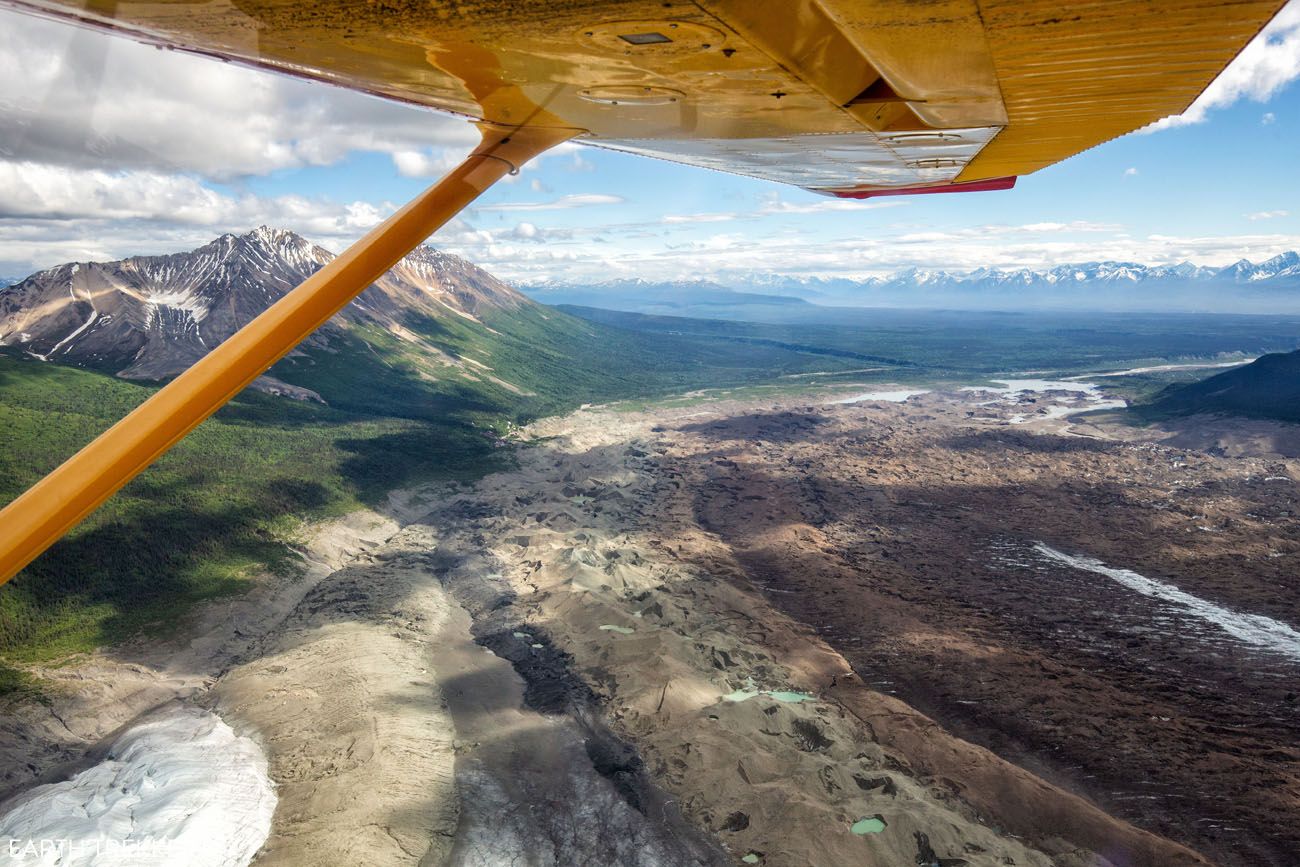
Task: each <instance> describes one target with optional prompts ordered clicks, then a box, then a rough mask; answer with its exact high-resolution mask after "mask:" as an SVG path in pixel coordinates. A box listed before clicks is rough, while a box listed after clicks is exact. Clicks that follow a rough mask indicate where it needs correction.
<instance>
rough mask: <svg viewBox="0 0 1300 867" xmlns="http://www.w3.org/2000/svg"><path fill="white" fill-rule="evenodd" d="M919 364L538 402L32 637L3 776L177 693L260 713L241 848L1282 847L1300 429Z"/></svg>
mask: <svg viewBox="0 0 1300 867" xmlns="http://www.w3.org/2000/svg"><path fill="white" fill-rule="evenodd" d="M912 391H913V392H915V391H916V390H912ZM904 397H905V396H904V394H903V393H902V391H890V390H882V391H879V392H869V393H868V396H867V397H863V396H862V395H861V394H853V395H847V394H845V395H832V396H825V395H822V396H819V397H817V398H816V399H811V398H807V397H804V398H793V399H792V398H787V399H780V400H772V399H769V400H765V401H759V402H747V403H742V402H736V401H730V402H725V401H724V402H711V403H702V404H698V405H696V406H692V407H688V408H680V409H654V410H650V411H644V412H635V413H633V412H614V411H612V410H608V409H601V408H593V409H587V410H584V411H582V412H579V413H576V414H574V415H571V416H568V417H564V418H557V419H551V420H547V421H543V422H539V423H536V424H534V425H533V426H531V427H529V428H528V429H526V430H524V431H523V432H522V434H521V441H520V445H519V449H518V455H517V457H518V465H517V467H516V468H514V469H512V470H510V471H507V472H501V473H497V474H495V475H492V476H488V477H487V478H485V479H483V480H482V481H480V482H477V483H474V484H469V483H466V484H455V483H453V484H450V485H438V486H431V487H427V488H423V489H419V490H415V491H410V492H405V493H400V494H395V495H394V496H393V497H392V498H391V499H390V502H389V504H388V507H387V508H386V509H385V510H384V514H374V513H371V514H358V515H354V516H352V517H351V518H349V519H348V520H346V521H342V522H336V523H334V524H331V525H327V526H324V527H322V528H321V529H320V530H318V531H317V533H316V535H315V536H314V537H313V538H311V539H307V540H304V546H303V553H304V557H305V560H304V563H305V565H304V569H303V570H302V572H301V574H298V575H296V576H279V577H275V578H271V577H268V579H267V580H266V581H265V582H264V584H263V585H262V586H260V587H259V588H258V589H257V590H255V591H253V593H252V594H250V595H249V596H246V597H243V598H240V599H237V600H232V601H227V602H223V603H220V604H214V605H211V606H210V607H208V608H206V609H205V611H204V614H203V616H202V617H201V618H200V619H199V621H198V622H197V623H196V624H195V626H194V627H193V629H192V630H191V631H190V632H189V633H188V634H187V635H186V636H184V637H183V638H182V639H180V640H178V641H176V642H172V643H170V644H167V645H158V644H149V643H141V644H137V645H134V646H129V647H124V648H119V649H117V650H114V651H111V652H103V653H101V654H97V655H95V656H94V657H93V658H90V659H84V660H82V661H79V662H76V663H74V664H72V665H66V666H62V667H59V668H57V669H51V670H50V671H49V672H46V673H45V674H46V677H47V678H48V681H49V682H50V683H51V684H53V687H54V688H53V690H52V692H51V697H50V699H49V700H48V701H47V702H46V703H44V704H39V703H32V704H29V705H26V706H24V707H22V708H20V709H18V710H17V711H15V712H13V713H10V714H8V715H7V716H6V717H5V720H4V722H3V725H0V750H3V752H0V756H3V759H2V760H0V764H2V765H3V769H4V777H3V782H4V790H5V792H8V793H14V792H19V791H21V790H23V789H24V788H26V787H28V786H30V785H31V784H32V783H33V782H39V781H49V780H53V779H58V778H61V777H62V776H66V774H67V773H68V772H69V771H70V770H73V769H76V768H79V767H84V765H85V763H86V761H87V760H89V761H93V760H94V759H93V757H94V755H96V753H95V747H96V745H97V744H99V743H101V742H103V741H104V740H105V739H107V738H109V737H110V735H113V734H114V733H115V732H118V731H121V730H127V729H129V727H130V726H131V725H132V724H133V722H134V721H136V720H140V719H144V718H148V715H149V713H151V712H152V711H153V710H154V709H155V708H157V707H159V706H160V705H161V706H165V705H169V704H172V703H175V702H182V703H189V704H197V705H199V706H202V707H204V708H206V709H208V710H213V711H215V712H217V713H218V714H220V716H221V717H222V719H224V720H225V721H226V722H228V723H229V724H230V725H232V726H233V727H234V729H235V731H236V732H238V733H239V734H240V735H241V736H250V737H252V738H254V739H255V740H256V741H257V742H258V743H260V744H261V745H262V747H263V749H264V750H265V753H266V761H267V768H268V771H269V774H270V776H271V778H272V779H273V780H274V781H275V783H276V786H277V795H278V803H277V807H276V811H275V816H274V820H273V822H272V827H271V829H270V832H269V836H268V837H267V838H266V840H265V843H264V845H263V847H262V851H261V853H260V855H259V856H258V859H257V860H256V863H284V864H402V863H407V864H450V865H457V867H469V865H505V864H530V865H558V864H565V865H569V864H593V865H595V864H601V865H603V864H637V865H689V864H707V865H713V864H728V863H745V864H767V865H789V867H804V865H810V864H811V865H818V867H835V865H855V867H858V865H879V867H886V865H887V867H897V865H911V864H916V865H942V867H960V865H972V867H985V865H988V867H993V865H999V867H1004V865H1041V867H1048V865H1059V867H1121V865H1122V867H1131V865H1132V867H1136V865H1150V867H1157V865H1159V867H1165V865H1204V864H1210V863H1219V864H1224V865H1246V864H1252V865H1257V864H1265V865H1274V864H1277V865H1280V864H1289V863H1291V861H1292V860H1293V859H1292V858H1291V857H1290V856H1291V855H1293V854H1294V853H1295V852H1296V851H1297V838H1296V836H1295V830H1294V828H1295V819H1296V817H1297V814H1298V813H1300V809H1298V786H1297V779H1298V777H1300V775H1298V773H1297V770H1298V768H1300V755H1297V751H1296V749H1295V746H1294V745H1295V743H1296V742H1297V735H1298V734H1300V731H1297V729H1298V728H1300V724H1298V722H1297V705H1296V695H1295V692H1294V691H1293V690H1294V689H1295V687H1294V684H1295V682H1296V674H1297V667H1300V656H1296V655H1292V651H1293V647H1294V652H1295V653H1296V654H1300V635H1295V633H1294V631H1293V628H1292V627H1289V626H1287V624H1288V623H1294V611H1295V602H1296V599H1295V594H1296V591H1297V588H1296V586H1295V583H1294V578H1293V575H1294V572H1295V570H1294V558H1295V556H1296V553H1297V551H1298V550H1300V547H1298V546H1300V539H1297V538H1296V530H1295V527H1294V522H1293V521H1292V520H1291V514H1292V512H1293V511H1294V509H1295V508H1296V507H1295V497H1296V490H1295V481H1294V479H1295V478H1296V471H1297V470H1298V469H1300V467H1297V466H1296V464H1295V461H1294V459H1292V458H1290V457H1287V456H1286V453H1285V450H1282V451H1271V452H1269V451H1267V449H1265V448H1264V446H1265V445H1266V444H1267V443H1268V442H1270V440H1268V438H1267V436H1265V434H1266V433H1267V432H1266V431H1264V429H1263V428H1257V429H1256V430H1255V434H1256V435H1257V436H1256V437H1255V438H1253V439H1250V440H1248V441H1247V440H1242V439H1240V438H1239V439H1237V440H1234V441H1233V442H1232V443H1226V444H1224V445H1222V446H1212V445H1209V444H1208V443H1203V444H1201V445H1200V446H1198V447H1197V448H1190V447H1185V446H1182V445H1178V444H1176V443H1177V442H1178V438H1179V437H1182V438H1186V437H1188V436H1190V435H1191V434H1190V432H1189V430H1187V429H1183V430H1181V431H1175V430H1171V429H1157V428H1152V429H1142V430H1134V429H1130V428H1123V427H1119V426H1117V425H1115V424H1112V423H1108V422H1106V421H1105V419H1104V417H1102V416H1096V415H1094V416H1088V417H1084V418H1078V417H1075V418H1066V417H1063V416H1062V412H1061V411H1060V409H1059V408H1060V407H1062V406H1064V405H1070V404H1074V405H1075V407H1076V408H1078V409H1088V408H1093V407H1097V406H1100V405H1102V404H1103V403H1104V400H1103V395H1100V394H1098V393H1093V392H1088V393H1079V392H1074V393H1053V396H1052V397H1051V399H1050V401H1048V400H1044V399H1043V398H1042V396H1034V395H1030V394H1028V393H1024V392H1011V393H1004V394H1001V395H1000V396H996V395H995V396H994V397H993V399H990V394H989V393H988V392H970V391H966V392H962V391H953V392H947V393H933V392H927V393H921V394H915V393H911V394H910V395H907V396H906V397H905V399H904ZM845 399H849V400H854V401H855V402H851V403H844V402H836V401H842V400H845ZM1049 402H1050V403H1051V405H1052V407H1057V408H1058V409H1056V410H1053V409H1052V408H1050V407H1048V406H1046V405H1045V404H1047V403H1049ZM1256 424H1262V423H1256ZM1205 430H1206V431H1208V432H1209V433H1208V434H1203V435H1204V436H1208V437H1209V438H1210V439H1214V436H1215V435H1214V433H1213V427H1212V425H1207V427H1206V429H1205ZM1206 449H1212V450H1213V451H1215V452H1216V454H1211V453H1210V452H1209V451H1207V450H1206ZM1266 452H1267V453H1266ZM1089 558H1092V559H1089ZM1126 570H1130V571H1126ZM1139 573H1140V574H1139ZM1143 576H1146V578H1144V577H1143ZM1148 579H1149V580H1148ZM1143 580H1148V583H1147V584H1143V583H1142V581H1143ZM1174 585H1176V587H1174ZM1171 587H1173V590H1171V589H1170V588H1171ZM1134 588H1140V589H1134ZM1179 593H1181V594H1182V595H1181V596H1180V595H1178V594H1179ZM1188 600H1191V601H1190V602H1189V601H1188ZM1216 618H1217V619H1216ZM1234 618H1235V619H1234ZM1293 635H1295V640H1293V639H1292V636H1293ZM4 809H5V808H4V805H0V816H2V815H3V813H4Z"/></svg>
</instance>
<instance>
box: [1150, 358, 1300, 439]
mask: <svg viewBox="0 0 1300 867" xmlns="http://www.w3.org/2000/svg"><path fill="white" fill-rule="evenodd" d="M1143 410H1144V411H1148V412H1154V413H1164V414H1169V415H1190V414H1192V413H1198V412H1208V413H1225V414H1229V415H1241V416H1249V417H1251V418H1271V419H1278V420H1281V421H1295V422H1300V350H1297V351H1296V352H1285V353H1282V352H1279V353H1273V354H1271V355H1265V356H1262V357H1260V358H1258V359H1256V360H1255V361H1254V362H1252V363H1250V364H1247V365H1245V366H1244V367H1238V368H1234V369H1232V370H1229V371H1226V372H1224V373H1220V374H1217V375H1215V376H1211V377H1210V378H1208V379H1203V380H1201V381H1200V382H1193V383H1190V384H1188V385H1176V386H1170V387H1169V388H1167V389H1165V390H1164V391H1162V392H1160V393H1159V394H1158V395H1156V397H1155V398H1154V399H1153V400H1152V401H1151V403H1149V404H1148V405H1147V406H1146V407H1143Z"/></svg>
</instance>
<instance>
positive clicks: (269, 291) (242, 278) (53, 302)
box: [0, 226, 531, 379]
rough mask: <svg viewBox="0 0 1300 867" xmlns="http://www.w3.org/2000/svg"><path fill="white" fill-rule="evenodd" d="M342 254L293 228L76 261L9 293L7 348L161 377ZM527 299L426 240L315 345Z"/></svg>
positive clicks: (3, 335)
mask: <svg viewBox="0 0 1300 867" xmlns="http://www.w3.org/2000/svg"><path fill="white" fill-rule="evenodd" d="M333 258H334V255H333V254H332V253H330V252H329V251H328V250H326V249H324V248H323V247H319V246H317V245H315V244H313V243H312V242H311V241H309V240H307V239H306V238H304V237H302V236H301V235H298V234H297V233H295V232H292V231H289V230H287V229H276V228H272V227H269V226H258V227H257V228H255V229H253V230H251V231H249V232H245V233H243V234H238V235H237V234H232V233H227V234H224V235H221V236H220V237H218V238H215V239H213V240H212V241H210V242H209V243H207V244H205V245H203V246H201V247H199V248H197V249H195V250H190V251H188V252H183V253H172V254H168V255H162V256H135V257H131V258H128V259H122V260H119V261H116V262H96V263H67V264H64V265H60V266H58V267H55V268H51V269H48V270H45V271H41V272H39V273H37V274H33V275H31V276H30V277H28V278H26V279H25V280H21V281H18V282H17V283H15V284H14V285H13V286H10V287H8V288H6V289H0V346H9V347H14V348H21V349H22V350H23V351H25V352H26V353H27V354H28V355H30V356H32V357H35V358H39V359H41V360H49V361H60V362H67V363H74V364H80V365H87V366H94V367H99V368H107V369H110V370H112V371H113V372H115V373H117V374H118V375H120V376H123V377H128V378H139V379H162V378H166V377H169V376H174V375H175V374H177V373H179V372H180V371H182V370H184V369H185V368H187V367H189V366H190V365H191V364H193V363H194V362H195V361H197V360H198V359H199V358H201V357H202V356H203V355H205V354H206V353H207V352H208V351H209V350H210V349H211V348H212V347H214V346H216V345H218V344H219V343H221V342H222V341H223V340H225V339H226V338H227V337H229V336H230V335H231V334H233V333H234V332H235V331H237V330H238V329H239V328H241V327H243V326H244V325H245V324H247V323H248V322H249V321H251V320H252V319H253V318H255V317H256V316H257V315H258V314H260V313H261V312H262V311H263V310H265V309H266V308H267V307H269V306H270V305H271V304H274V303H275V302H276V301H277V300H279V299H280V298H281V297H283V296H284V295H285V294H286V293H287V292H289V291H290V290H292V289H293V288H294V287H295V286H297V285H298V284H299V283H301V282H302V281H303V280H304V279H306V278H307V277H309V276H310V275H311V274H312V273H314V272H315V271H317V270H319V269H320V268H321V267H323V266H324V265H325V264H327V263H328V262H329V261H330V260H332V259H333ZM529 303H531V302H529V301H528V300H527V299H525V298H524V297H523V296H522V295H520V294H519V293H518V292H516V291H515V290H514V289H512V288H511V287H509V286H507V285H506V284H504V283H502V282H501V281H499V280H497V279H496V278H495V277H493V276H492V275H490V274H488V273H487V272H485V271H483V270H482V269H480V268H477V267H476V266H474V265H472V264H471V263H469V262H467V261H465V260H464V259H461V258H459V257H457V256H452V255H449V254H446V253H443V252H441V251H439V250H436V249H434V248H432V247H428V246H422V247H420V248H418V249H417V250H415V251H414V252H413V253H412V254H411V255H410V256H408V257H407V258H405V259H403V260H401V261H399V262H398V263H397V265H395V266H394V267H393V268H392V269H391V270H390V271H389V272H387V273H386V274H384V275H383V276H382V277H380V278H379V279H378V280H376V281H375V283H374V284H373V285H372V286H371V287H370V288H368V289H367V290H366V291H365V292H364V293H363V294H362V296H361V298H360V299H358V302H354V303H353V304H351V305H349V306H348V307H347V308H345V309H344V310H343V311H342V312H341V313H340V314H339V315H338V316H337V317H335V319H334V320H331V322H330V323H329V324H327V325H326V327H325V328H324V329H322V331H321V332H319V333H318V334H317V335H315V336H314V337H313V338H312V340H313V341H315V342H316V343H317V344H319V343H321V342H328V341H329V339H330V335H331V334H332V333H337V331H338V330H339V329H344V330H346V329H347V328H350V327H351V326H352V325H353V324H356V323H359V322H367V323H372V324H377V325H379V326H381V327H383V328H384V329H385V330H390V331H391V330H401V328H402V323H403V322H404V321H406V319H407V318H408V317H410V316H423V317H426V318H433V319H437V318H442V317H447V316H449V315H458V316H461V317H466V318H469V319H477V317H478V316H479V315H481V314H483V313H485V312H487V311H489V310H492V309H503V310H510V309H514V308H517V307H519V306H521V305H523V304H529Z"/></svg>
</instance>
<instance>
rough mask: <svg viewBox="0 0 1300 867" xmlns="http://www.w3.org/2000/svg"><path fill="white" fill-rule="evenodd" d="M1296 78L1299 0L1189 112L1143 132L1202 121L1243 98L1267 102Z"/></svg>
mask: <svg viewBox="0 0 1300 867" xmlns="http://www.w3.org/2000/svg"><path fill="white" fill-rule="evenodd" d="M1297 78H1300V0H1291V2H1289V3H1288V4H1287V5H1286V6H1284V7H1283V8H1282V11H1281V12H1279V13H1278V14H1277V17H1276V18H1274V19H1273V20H1272V21H1271V22H1270V23H1269V25H1268V26H1267V27H1265V28H1264V30H1263V31H1262V32H1261V33H1260V34H1259V35H1258V36H1256V37H1255V38H1254V40H1252V41H1251V43H1250V44H1249V45H1247V46H1246V47H1245V48H1244V49H1243V50H1242V52H1241V53H1240V54H1239V55H1237V57H1236V59H1234V60H1233V61H1232V63H1230V64H1229V65H1228V68H1227V69H1225V70H1223V72H1222V73H1221V74H1220V75H1219V77H1218V78H1216V79H1215V80H1214V81H1213V83H1211V84H1210V86H1209V87H1207V88H1206V89H1205V92H1204V93H1202V94H1201V95H1200V97H1198V98H1197V100H1196V102H1194V103H1192V105H1191V107H1190V108H1188V109H1187V111H1185V112H1183V113H1182V114H1180V115H1175V116H1173V117H1167V118H1165V119H1164V120H1161V121H1157V122H1156V123H1153V124H1151V125H1150V126H1148V127H1147V128H1146V130H1144V131H1145V132H1153V131H1155V130H1161V129H1169V128H1170V127H1175V126H1187V125H1188V124H1194V123H1201V122H1203V121H1204V120H1205V119H1206V117H1207V116H1208V115H1209V113H1210V112H1211V111H1213V110H1214V109H1218V108H1226V107H1228V106H1230V105H1233V104H1235V103H1237V102H1240V101H1241V100H1243V99H1251V100H1254V101H1255V102H1266V101H1267V100H1269V99H1270V98H1271V97H1272V96H1273V95H1274V94H1275V93H1277V92H1278V91H1279V90H1281V89H1282V88H1283V87H1285V86H1286V85H1287V84H1289V83H1291V82H1292V81H1295V80H1296V79H1297ZM1268 117H1269V115H1265V118H1266V120H1265V121H1264V122H1265V123H1271V121H1270V120H1267V118H1268Z"/></svg>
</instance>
